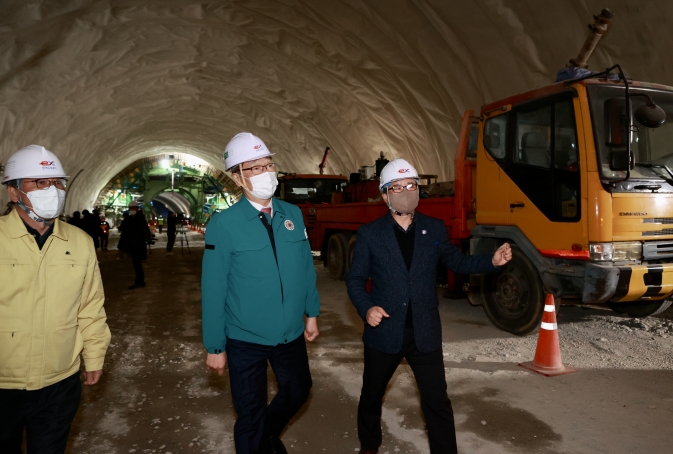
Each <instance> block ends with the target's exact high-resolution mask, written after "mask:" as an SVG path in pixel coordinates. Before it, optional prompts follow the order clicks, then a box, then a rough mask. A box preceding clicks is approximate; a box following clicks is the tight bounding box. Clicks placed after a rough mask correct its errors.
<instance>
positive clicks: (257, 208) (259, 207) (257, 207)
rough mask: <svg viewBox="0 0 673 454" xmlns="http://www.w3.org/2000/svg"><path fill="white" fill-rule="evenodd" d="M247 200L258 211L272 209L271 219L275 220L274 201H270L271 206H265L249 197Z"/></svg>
mask: <svg viewBox="0 0 673 454" xmlns="http://www.w3.org/2000/svg"><path fill="white" fill-rule="evenodd" d="M245 200H247V201H248V202H250V205H252V206H254V207H255V209H256V210H257V211H262V208H271V215H270V216H269V217H270V218H271V219H273V199H271V200H269V204H268V205H267V206H264V205H262V204H261V203H257V202H253V201H252V200H250V199H249V198H247V197H246V198H245Z"/></svg>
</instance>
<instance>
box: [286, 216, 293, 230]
mask: <svg viewBox="0 0 673 454" xmlns="http://www.w3.org/2000/svg"><path fill="white" fill-rule="evenodd" d="M285 228H286V229H288V230H294V222H292V221H290V220H289V219H286V220H285Z"/></svg>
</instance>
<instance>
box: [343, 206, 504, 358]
mask: <svg viewBox="0 0 673 454" xmlns="http://www.w3.org/2000/svg"><path fill="white" fill-rule="evenodd" d="M394 222H395V221H394V220H393V218H392V215H391V214H390V212H388V213H387V214H386V215H385V216H383V217H381V218H379V219H377V220H376V221H373V222H371V223H369V224H365V225H363V226H361V227H360V228H359V229H358V236H357V242H356V243H355V251H354V252H353V262H352V264H351V268H350V273H349V274H348V277H347V278H346V286H347V287H348V296H349V297H350V299H351V301H352V302H353V305H354V306H355V308H356V309H357V311H358V313H359V314H360V317H361V318H362V320H364V321H365V332H364V335H363V337H362V341H363V342H364V344H365V345H366V346H368V347H371V348H374V349H376V350H379V351H381V352H384V353H388V354H391V355H392V354H396V353H399V352H400V350H401V349H402V340H403V338H404V326H405V320H406V314H407V307H408V304H409V302H410V301H411V308H412V316H413V320H414V337H415V340H416V347H417V348H418V350H419V351H421V352H431V351H435V350H437V349H438V348H440V347H441V346H442V325H441V321H440V319H439V309H438V304H439V302H438V300H437V290H436V288H435V280H436V277H437V266H438V264H439V261H440V260H441V261H442V264H444V266H445V267H447V268H449V269H451V270H453V271H455V272H457V273H460V274H470V273H488V272H492V271H495V270H497V268H496V267H494V266H493V263H492V261H491V260H492V256H489V255H478V256H466V255H464V254H463V253H461V252H460V250H459V249H458V248H457V247H455V246H454V245H452V244H451V242H450V241H449V235H448V233H447V231H446V227H445V226H444V223H443V222H442V221H441V220H439V219H435V218H433V217H430V216H425V215H423V214H421V213H416V214H415V215H414V222H415V223H416V233H415V235H416V236H415V239H414V255H413V259H412V262H411V270H407V265H406V264H405V263H404V258H403V257H402V252H401V251H400V247H399V245H398V243H397V238H396V237H395V231H394V230H393V229H394V228H397V227H395V225H394ZM369 278H371V279H372V288H371V293H367V291H366V289H365V286H366V283H367V280H368V279H369ZM373 306H380V307H382V308H383V309H384V310H385V311H386V312H387V313H388V315H390V318H384V319H383V320H382V321H381V323H380V324H379V325H378V326H377V327H376V328H372V327H371V326H369V324H368V323H367V320H366V319H367V311H368V310H369V309H370V308H372V307H373Z"/></svg>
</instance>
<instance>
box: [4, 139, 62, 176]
mask: <svg viewBox="0 0 673 454" xmlns="http://www.w3.org/2000/svg"><path fill="white" fill-rule="evenodd" d="M24 178H68V177H67V175H66V174H65V171H64V170H63V166H62V165H61V161H59V160H58V158H57V157H56V155H55V154H54V153H52V152H51V151H49V150H47V149H46V148H44V147H42V146H40V145H29V146H27V147H26V148H22V149H21V150H19V151H17V152H16V153H14V154H13V155H11V156H10V157H9V159H8V160H7V164H5V176H4V177H3V178H2V183H3V184H5V183H8V182H10V181H12V180H20V179H24Z"/></svg>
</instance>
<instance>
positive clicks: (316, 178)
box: [274, 173, 348, 234]
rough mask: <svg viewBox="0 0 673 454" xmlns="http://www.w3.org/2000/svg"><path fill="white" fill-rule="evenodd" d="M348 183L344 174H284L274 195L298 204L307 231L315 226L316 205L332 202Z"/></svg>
mask: <svg viewBox="0 0 673 454" xmlns="http://www.w3.org/2000/svg"><path fill="white" fill-rule="evenodd" d="M347 183H348V178H347V177H345V176H343V175H316V174H294V173H288V174H283V175H281V176H280V178H279V179H278V188H277V189H276V193H275V194H274V196H275V197H276V198H279V199H281V200H284V201H286V202H288V203H291V204H293V205H297V206H298V207H299V208H300V209H301V212H302V215H303V217H304V224H305V225H306V231H307V233H309V234H310V231H311V230H312V229H313V227H314V226H315V208H314V207H315V205H322V204H329V203H332V197H333V196H332V194H333V193H336V194H338V193H341V192H342V191H343V188H344V187H345V186H346V184H347Z"/></svg>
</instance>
